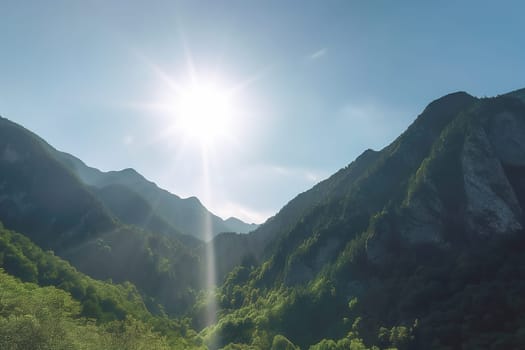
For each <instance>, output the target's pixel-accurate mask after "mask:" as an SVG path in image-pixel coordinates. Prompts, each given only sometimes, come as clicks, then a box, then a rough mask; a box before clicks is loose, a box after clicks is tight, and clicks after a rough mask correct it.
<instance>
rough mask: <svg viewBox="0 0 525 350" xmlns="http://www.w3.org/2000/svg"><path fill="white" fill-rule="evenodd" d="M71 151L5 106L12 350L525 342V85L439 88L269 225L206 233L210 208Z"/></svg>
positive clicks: (6, 325) (2, 279)
mask: <svg viewBox="0 0 525 350" xmlns="http://www.w3.org/2000/svg"><path fill="white" fill-rule="evenodd" d="M72 159H73V160H72ZM75 159H76V158H70V157H69V156H67V154H66V155H65V154H63V153H61V152H58V151H56V150H54V149H53V148H52V147H51V146H50V145H48V144H47V143H45V142H44V141H43V140H42V139H40V138H39V137H38V136H36V135H34V134H32V133H31V132H29V131H27V130H25V129H24V128H22V127H21V126H18V125H16V124H15V123H13V122H10V121H8V120H6V119H1V120H0V222H2V223H3V224H2V225H1V226H0V268H1V270H0V348H2V349H13V350H14V349H230V350H232V349H272V350H284V349H288V350H292V349H309V350H330V349H332V350H346V349H351V350H366V349H376V350H379V349H398V350H412V349H440V350H445V349H451V350H452V349H519V348H520V347H522V346H523V344H525V254H523V252H524V250H525V232H524V227H525V220H524V217H523V209H525V103H524V101H523V90H520V91H517V92H513V93H510V94H506V95H503V96H498V97H494V98H482V99H479V98H475V97H473V96H470V95H469V94H467V93H464V92H459V93H454V94H450V95H447V96H444V97H442V98H440V99H438V100H436V101H434V102H432V103H431V104H429V105H428V106H427V108H425V110H424V111H423V112H422V113H421V114H420V115H419V116H418V117H417V119H416V120H415V121H414V123H413V124H412V125H411V126H410V127H409V128H408V129H407V130H406V131H405V132H404V133H403V134H402V135H400V136H399V137H398V138H397V139H396V140H395V141H394V142H392V143H391V144H390V145H388V146H387V147H385V148H384V149H382V150H380V151H372V150H367V151H365V152H364V153H363V154H362V155H361V156H360V157H358V158H357V159H356V160H354V161H353V162H352V163H350V164H349V165H348V166H346V167H344V168H342V169H341V170H340V171H338V172H337V173H335V174H334V175H332V176H331V177H329V178H328V179H326V180H324V181H322V182H320V183H319V184H317V185H316V186H314V187H313V188H312V189H310V190H309V191H306V192H305V193H302V194H300V195H298V196H297V197H296V198H294V199H292V200H291V201H290V202H289V203H288V204H287V205H286V206H285V207H283V208H282V209H281V211H280V212H279V213H277V214H276V215H275V216H274V217H272V218H270V219H269V220H268V221H267V222H266V223H265V224H263V225H261V226H260V227H255V226H253V227H252V228H253V229H254V230H253V231H252V232H250V233H247V234H235V233H232V232H225V233H221V234H218V235H217V236H216V237H215V238H214V239H213V240H212V241H210V242H203V241H201V240H199V237H202V236H201V235H199V234H194V232H189V231H188V230H189V229H188V228H189V227H190V226H191V227H193V228H194V227H195V225H194V221H195V218H196V217H199V215H200V216H202V215H204V216H205V217H204V218H202V220H212V219H213V220H215V219H214V218H213V217H211V216H208V217H206V215H211V214H206V212H205V211H203V209H202V208H201V207H200V204H199V203H196V202H195V201H193V204H192V205H194V206H195V208H197V209H198V211H197V212H193V214H192V215H190V217H191V218H192V219H191V220H192V223H185V224H178V220H182V219H180V218H183V217H184V215H182V216H181V217H179V218H178V219H177V220H172V219H170V218H167V214H166V212H165V211H164V210H165V209H159V207H158V206H156V205H154V204H155V203H156V202H154V201H153V200H152V198H153V197H152V198H146V197H147V195H148V193H149V194H152V195H155V196H157V195H159V196H160V194H159V193H164V192H162V191H160V190H159V189H158V188H157V187H156V185H154V184H152V183H149V182H147V181H146V180H145V179H144V178H142V177H141V176H138V174H136V173H134V172H130V171H124V173H119V172H115V173H111V174H109V173H107V174H104V173H102V172H97V170H96V169H93V168H87V167H86V166H85V165H82V164H83V163H82V164H80V165H79V163H78V162H77V161H78V160H75ZM66 160H69V162H70V163H67V161H66ZM71 162H73V163H71ZM72 164H73V165H74V164H76V167H75V166H73V165H72ZM90 169H91V170H90ZM81 172H82V173H81ZM88 173H89V174H91V175H90V176H88V175H89V174H88ZM93 174H95V175H93ZM130 174H131V175H130ZM130 176H131V177H130ZM95 177H96V179H98V180H99V181H98V182H96V181H94V180H93V179H94V178H95ZM129 178H132V179H134V180H133V181H138V182H134V184H135V185H133V184H130V182H129V181H128V182H126V181H127V180H126V179H129ZM137 179H138V180H137ZM134 186H143V187H144V188H146V189H147V190H145V189H144V188H143V189H142V190H140V191H139V190H134ZM159 191H160V192H159ZM162 196H168V197H166V198H167V199H166V201H168V202H169V203H172V204H173V203H179V202H178V199H177V198H175V197H169V195H166V193H164V194H162ZM155 198H157V197H155ZM179 204H180V203H179ZM179 204H177V205H179ZM186 204H187V203H186V202H185V204H184V205H186ZM173 205H175V204H173ZM180 205H182V204H180ZM192 205H189V206H188V207H185V208H186V209H184V210H190V209H191V206H192ZM188 208H190V209H188ZM203 213H204V214H203ZM210 222H211V221H210ZM231 222H233V221H230V223H231ZM236 224H237V225H240V226H239V227H245V226H243V225H242V223H241V224H239V223H236ZM217 225H219V226H220V225H225V224H224V222H222V221H217ZM221 227H226V226H221ZM211 249H213V250H214V251H215V259H216V262H215V271H214V272H215V273H216V275H217V276H218V277H217V285H216V286H215V287H214V288H211V289H210V288H208V287H209V286H207V285H206V283H205V276H206V273H209V271H207V269H208V268H209V265H207V263H206V261H207V258H208V257H207V255H206V254H207V252H209V251H210V250H211Z"/></svg>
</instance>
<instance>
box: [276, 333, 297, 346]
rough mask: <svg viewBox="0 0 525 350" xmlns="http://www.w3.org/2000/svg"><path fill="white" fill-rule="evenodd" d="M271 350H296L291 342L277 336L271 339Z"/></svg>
mask: <svg viewBox="0 0 525 350" xmlns="http://www.w3.org/2000/svg"><path fill="white" fill-rule="evenodd" d="M271 350H297V347H296V346H295V345H293V343H292V342H291V341H289V340H288V339H286V337H284V336H282V335H280V334H277V335H276V336H275V337H273V342H272V349H271Z"/></svg>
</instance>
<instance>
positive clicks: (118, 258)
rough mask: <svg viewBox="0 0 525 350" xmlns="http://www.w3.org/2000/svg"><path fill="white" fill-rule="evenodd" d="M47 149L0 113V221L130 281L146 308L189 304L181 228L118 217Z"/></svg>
mask: <svg viewBox="0 0 525 350" xmlns="http://www.w3.org/2000/svg"><path fill="white" fill-rule="evenodd" d="M50 149H51V148H50V146H49V145H48V144H47V143H45V142H44V141H43V140H42V139H40V138H39V137H38V136H36V135H35V134H33V133H31V132H29V131H28V130H26V129H24V128H22V127H21V126H19V125H17V124H15V123H13V122H10V121H8V120H7V119H3V118H2V119H0V221H2V222H3V223H4V225H5V226H6V227H7V228H9V229H13V230H16V231H18V232H21V233H23V234H24V235H26V236H27V237H29V238H30V239H31V240H33V241H34V242H35V243H37V245H39V246H40V247H42V248H44V249H52V250H54V251H55V252H56V254H57V255H59V256H61V257H63V258H65V259H67V260H68V261H69V262H70V263H71V264H72V265H73V266H75V267H76V268H78V269H79V270H80V271H82V272H84V273H87V274H89V275H90V276H92V277H95V278H99V279H104V280H105V279H109V278H110V279H113V280H114V281H116V282H125V281H130V282H132V283H134V284H136V286H137V287H138V288H139V290H140V291H141V292H142V293H144V294H145V295H146V296H147V298H146V300H147V301H148V306H149V307H150V308H152V310H159V308H158V306H157V304H162V305H163V306H164V307H165V310H166V311H168V312H172V313H178V312H184V311H185V310H186V309H188V308H189V307H190V306H191V303H192V300H193V297H194V290H195V289H198V288H199V284H200V280H199V276H200V262H199V259H198V257H197V256H195V254H194V253H193V252H192V250H191V249H189V248H188V247H187V246H186V245H185V244H183V243H182V242H181V241H180V240H178V239H177V237H181V238H183V240H184V236H182V235H180V234H176V232H175V233H174V234H172V235H170V236H168V235H162V234H158V233H154V232H149V231H144V230H141V229H139V228H137V227H135V226H127V225H124V224H123V223H122V222H120V221H119V220H118V219H117V218H116V217H115V216H114V215H113V214H112V213H111V212H110V211H109V210H108V208H107V207H106V206H104V205H103V204H102V203H101V201H100V200H99V199H98V198H97V197H96V196H95V194H94V192H93V191H92V190H91V189H90V188H88V187H86V186H85V185H84V184H83V183H82V182H80V180H79V179H78V178H77V177H76V176H75V175H74V174H73V173H71V172H70V171H69V170H68V169H67V168H66V167H65V166H63V164H62V163H60V162H58V161H57V160H56V159H55V157H54V155H53V154H52V152H51V151H50ZM51 150H52V149H51ZM113 209H115V208H113ZM135 209H136V208H135ZM146 209H147V208H146ZM119 214H120V216H121V217H123V216H124V214H122V213H119ZM128 215H130V214H129V213H128ZM150 224H152V225H153V224H158V225H160V226H161V227H160V228H162V225H164V226H165V224H164V223H163V222H162V221H160V220H158V221H157V222H156V223H155V221H151V222H150ZM167 229H169V227H167ZM187 241H195V239H193V238H191V239H187ZM194 244H195V243H194Z"/></svg>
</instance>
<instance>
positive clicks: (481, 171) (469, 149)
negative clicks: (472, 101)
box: [461, 114, 525, 236]
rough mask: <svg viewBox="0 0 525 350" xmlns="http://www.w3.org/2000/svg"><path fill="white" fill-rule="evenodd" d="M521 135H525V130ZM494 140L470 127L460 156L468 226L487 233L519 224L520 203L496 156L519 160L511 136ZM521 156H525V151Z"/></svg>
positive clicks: (516, 226) (512, 227)
mask: <svg viewBox="0 0 525 350" xmlns="http://www.w3.org/2000/svg"><path fill="white" fill-rule="evenodd" d="M501 115H502V116H506V114H501ZM496 119H497V118H496ZM503 122H504V123H505V121H503ZM492 132H493V134H494V131H492ZM523 135H524V137H525V133H524V134H523ZM493 141H494V142H495V143H491V142H490V140H489V138H488V137H487V134H486V133H485V130H484V129H483V128H481V127H473V128H471V129H470V130H469V132H468V134H467V135H466V139H465V144H464V148H463V155H462V159H461V161H462V168H463V177H464V182H465V194H466V199H467V203H466V206H467V208H466V226H467V230H468V231H469V232H472V233H478V234H481V235H486V236H487V235H491V234H504V233H511V232H515V231H517V230H519V229H521V228H522V224H521V216H522V215H521V208H520V205H519V203H518V200H517V198H516V195H515V193H514V190H513V188H512V186H511V184H510V183H509V181H508V179H507V177H506V175H505V171H504V170H503V167H502V159H501V158H500V157H498V153H499V154H500V155H502V156H504V157H507V158H510V159H512V160H516V161H519V154H518V153H517V152H515V151H514V147H513V142H512V141H513V140H512V139H510V138H504V137H495V138H493ZM517 141H520V140H519V139H518V140H517ZM495 149H498V150H499V152H496V151H495ZM521 159H525V152H524V153H522V154H521Z"/></svg>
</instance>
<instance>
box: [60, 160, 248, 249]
mask: <svg viewBox="0 0 525 350" xmlns="http://www.w3.org/2000/svg"><path fill="white" fill-rule="evenodd" d="M53 153H54V155H55V157H56V159H57V160H58V161H60V162H61V163H62V164H64V165H65V166H66V167H67V168H68V169H70V170H71V171H72V172H73V173H75V174H76V175H77V176H78V177H79V179H81V181H82V182H83V183H84V184H86V185H88V186H92V187H94V188H95V189H97V190H103V189H104V188H106V187H108V186H118V191H120V192H121V194H122V195H123V196H124V197H127V199H129V198H130V197H133V196H134V194H135V199H136V200H137V201H134V203H136V205H139V206H143V205H144V204H143V203H138V202H141V201H142V200H141V199H140V198H138V197H137V195H138V196H139V197H142V199H144V200H145V201H146V202H147V205H148V207H149V208H148V211H149V212H150V214H148V217H151V216H154V219H152V220H155V221H156V222H157V224H153V225H154V226H155V227H157V226H158V222H159V221H163V224H162V226H163V229H162V231H166V230H168V231H170V230H176V231H178V232H181V233H183V234H186V235H190V236H193V237H195V238H198V239H200V240H206V239H208V235H207V234H206V233H205V232H206V230H208V227H207V225H208V221H211V231H212V235H217V234H218V233H221V232H238V233H247V232H250V231H253V230H254V229H255V228H257V225H254V224H246V223H244V222H242V221H241V220H239V219H236V218H229V219H227V220H223V219H221V218H220V217H218V216H216V215H214V214H212V213H211V212H209V211H208V210H207V209H206V208H205V207H204V206H203V205H202V203H201V202H200V201H199V200H198V199H197V198H196V197H189V198H185V199H183V198H180V197H179V196H177V195H174V194H172V193H170V192H168V191H166V190H163V189H161V188H159V187H158V186H157V185H156V184H154V183H153V182H151V181H148V180H147V179H145V178H144V177H143V176H142V175H140V174H139V173H137V172H136V171H135V170H133V169H124V170H121V171H109V172H102V171H100V170H98V169H95V168H92V167H89V166H87V165H86V164H84V162H82V161H81V160H80V159H78V158H76V157H74V156H72V155H70V154H67V153H64V152H58V151H55V152H53ZM115 190H116V189H115V187H113V189H111V190H110V191H115ZM126 190H127V191H128V192H130V193H127V194H125V195H124V192H125V191H126ZM95 192H98V191H95ZM133 193H134V194H133ZM100 199H101V200H102V202H104V203H106V204H108V205H109V206H114V205H115V203H114V202H113V203H107V202H106V199H107V197H105V196H103V197H101V198H100ZM113 200H115V199H114V198H113ZM121 205H126V203H125V202H122V203H121ZM166 224H168V225H169V226H171V229H168V228H166Z"/></svg>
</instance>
